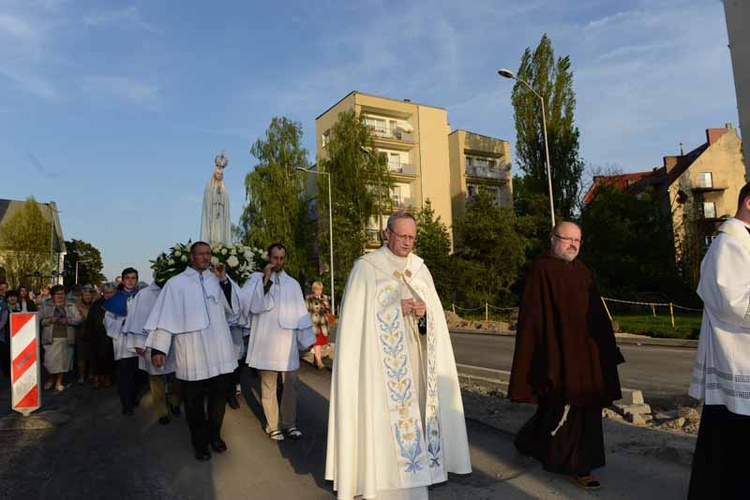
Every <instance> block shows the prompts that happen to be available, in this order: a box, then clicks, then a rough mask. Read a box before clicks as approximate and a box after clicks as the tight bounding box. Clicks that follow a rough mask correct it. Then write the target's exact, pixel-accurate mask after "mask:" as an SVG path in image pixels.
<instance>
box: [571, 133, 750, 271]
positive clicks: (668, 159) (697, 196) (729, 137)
mask: <svg viewBox="0 0 750 500" xmlns="http://www.w3.org/2000/svg"><path fill="white" fill-rule="evenodd" d="M745 182H746V179H745V163H744V161H743V156H742V143H741V141H740V138H739V136H738V134H737V131H736V130H735V129H734V128H732V125H731V124H726V125H725V126H724V127H723V128H709V129H707V130H706V142H704V143H703V144H701V145H700V146H698V147H696V148H695V149H693V150H691V151H689V152H688V153H682V152H680V154H679V155H675V156H665V157H663V164H662V166H661V167H660V168H654V169H652V170H648V171H643V172H634V173H628V174H621V175H609V176H596V177H594V182H593V184H592V186H591V188H590V189H589V190H588V192H587V193H586V195H585V197H584V206H586V205H589V204H590V203H591V202H592V201H593V200H594V199H595V198H596V195H597V190H598V189H600V188H601V187H602V186H610V187H614V188H615V189H618V190H621V191H626V192H628V193H631V194H632V195H633V196H636V197H639V198H644V197H647V196H648V197H650V198H651V199H653V200H655V201H656V202H657V203H659V205H660V207H661V208H662V210H663V213H665V214H671V219H672V237H673V238H674V241H675V256H676V258H677V260H678V261H680V262H681V264H682V266H683V268H686V267H690V268H693V269H694V271H695V272H696V273H697V268H698V266H699V265H700V260H701V259H702V257H703V254H704V253H705V250H706V249H707V248H708V245H709V244H710V243H711V241H712V240H713V238H714V237H715V235H716V232H717V229H718V227H719V226H720V225H721V223H722V222H723V221H724V220H725V219H727V218H728V217H732V216H733V215H734V213H735V211H736V210H737V197H738V196H739V192H740V189H742V186H744V185H745Z"/></svg>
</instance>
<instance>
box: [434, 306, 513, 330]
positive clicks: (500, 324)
mask: <svg viewBox="0 0 750 500" xmlns="http://www.w3.org/2000/svg"><path fill="white" fill-rule="evenodd" d="M445 320H446V321H447V322H448V328H467V329H472V330H491V331H496V332H507V331H510V330H512V329H514V328H515V324H514V323H510V322H508V321H495V320H489V321H487V320H473V319H464V318H462V317H461V316H459V315H458V314H456V313H454V312H453V311H445Z"/></svg>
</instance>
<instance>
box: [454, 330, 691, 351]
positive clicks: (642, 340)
mask: <svg viewBox="0 0 750 500" xmlns="http://www.w3.org/2000/svg"><path fill="white" fill-rule="evenodd" d="M449 331H450V333H451V334H459V335H461V334H469V335H491V336H495V337H515V336H516V332H513V331H510V330H476V329H472V328H449ZM615 337H616V338H617V343H618V344H621V345H648V346H655V347H684V348H688V349H695V348H697V347H698V341H697V340H689V339H662V338H655V337H647V336H645V335H634V334H630V333H624V332H623V333H616V334H615Z"/></svg>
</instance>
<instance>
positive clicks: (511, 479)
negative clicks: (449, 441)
mask: <svg viewBox="0 0 750 500" xmlns="http://www.w3.org/2000/svg"><path fill="white" fill-rule="evenodd" d="M330 377H331V375H330V372H329V371H327V370H326V371H317V370H314V369H312V368H310V367H309V366H306V365H303V367H302V369H301V371H300V380H301V387H300V390H299V405H298V409H299V418H298V424H299V426H300V428H301V429H302V430H303V431H304V432H305V435H304V436H303V438H302V439H301V440H299V441H296V442H293V441H289V440H287V441H284V442H282V443H275V442H272V441H271V440H269V439H268V438H267V437H266V435H265V433H264V432H263V430H262V424H261V410H260V405H259V402H258V396H257V395H258V385H259V384H258V378H257V377H253V376H251V374H250V373H249V371H245V372H244V373H243V391H244V395H245V398H244V401H243V404H242V406H241V408H240V409H239V410H231V409H227V414H226V417H225V421H224V428H223V432H222V434H223V437H224V439H225V440H226V442H227V444H228V446H229V450H228V451H227V452H225V453H223V454H221V455H214V457H213V458H212V460H211V461H209V462H197V461H196V460H195V459H194V458H193V457H192V452H191V447H190V444H189V439H188V430H187V426H186V424H185V421H184V417H181V418H178V419H175V420H173V421H172V423H171V424H170V425H168V426H166V427H162V426H159V425H158V424H157V423H156V417H155V415H154V413H153V411H152V410H151V401H150V396H148V395H146V396H144V397H143V398H142V400H141V404H140V405H139V406H138V407H137V408H136V412H135V415H134V416H132V417H126V416H122V415H120V411H119V409H120V408H119V402H118V398H117V393H116V391H115V389H114V388H109V389H100V390H98V391H94V390H92V389H91V387H90V385H76V386H73V387H71V388H69V389H68V390H66V391H65V392H63V393H60V394H47V393H45V397H46V399H45V404H44V406H45V409H47V411H50V410H51V411H53V412H55V413H56V414H64V415H66V416H67V417H68V419H69V420H68V422H67V423H64V424H62V425H59V426H56V427H54V428H50V429H39V430H21V429H13V428H6V430H0V485H2V486H1V487H0V499H6V498H8V499H37V498H38V499H80V498H91V499H100V498H101V499H107V500H119V499H123V500H124V499H132V498H141V499H159V500H164V499H167V500H171V499H180V500H188V499H207V500H211V499H227V500H235V499H268V498H271V499H274V500H286V499H303V500H306V499H329V498H333V497H334V494H333V492H332V490H331V483H329V482H327V481H325V479H324V477H323V475H324V467H325V449H326V432H327V416H328V394H329V389H330ZM0 382H2V384H1V385H2V387H0V405H2V406H3V408H2V410H5V411H4V412H0V421H3V420H5V419H11V420H12V419H14V418H15V417H14V416H12V415H8V414H7V413H6V412H7V406H8V400H7V392H5V393H4V391H5V383H7V380H0ZM3 413H5V416H2V414H3ZM6 421H7V420H6ZM467 430H468V434H469V443H470V446H471V457H472V465H473V469H474V471H473V473H472V474H471V475H468V476H455V475H451V477H450V481H449V482H448V483H446V484H442V485H437V486H435V487H432V488H430V498H431V499H432V500H458V499H471V500H484V499H486V500H490V499H496V498H504V499H526V498H582V497H584V496H585V497H587V498H607V499H610V498H614V499H650V498H658V499H659V500H667V499H679V498H684V497H685V494H686V492H685V488H686V483H687V478H688V475H689V469H688V468H687V466H684V465H679V464H676V463H671V462H665V461H662V460H658V459H655V458H653V457H648V456H643V457H636V456H634V455H632V454H629V453H622V451H623V450H620V449H618V447H613V449H608V458H607V467H605V468H604V469H601V470H600V471H597V475H598V476H599V477H600V478H601V480H602V482H603V484H604V489H603V490H602V491H601V492H598V493H593V494H587V493H583V492H581V490H579V489H577V488H576V487H575V486H574V485H572V484H571V483H570V481H568V480H567V478H566V477H564V476H559V475H554V474H549V473H546V472H544V471H543V470H542V469H541V467H540V465H539V464H537V463H536V462H534V461H533V460H530V459H527V458H524V457H521V456H519V455H518V454H517V453H516V452H515V450H514V447H513V436H512V435H511V434H507V433H505V432H502V431H498V430H496V429H494V428H492V427H489V426H487V425H484V424H481V423H479V422H476V421H473V420H468V421H467Z"/></svg>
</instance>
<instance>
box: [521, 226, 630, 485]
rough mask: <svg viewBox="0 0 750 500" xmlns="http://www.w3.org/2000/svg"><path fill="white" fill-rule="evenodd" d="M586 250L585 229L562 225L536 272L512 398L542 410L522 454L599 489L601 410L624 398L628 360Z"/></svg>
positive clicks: (527, 290)
mask: <svg viewBox="0 0 750 500" xmlns="http://www.w3.org/2000/svg"><path fill="white" fill-rule="evenodd" d="M580 249H581V229H580V228H579V227H578V226H577V225H576V224H574V223H572V222H560V223H558V224H557V225H555V227H554V229H553V230H552V233H551V234H550V250H549V251H547V252H545V253H543V254H542V255H541V256H540V257H539V258H537V260H536V261H534V263H533V264H532V266H531V268H530V269H529V274H528V276H527V277H526V284H525V287H524V292H523V296H522V299H521V307H520V309H519V312H518V329H517V332H516V350H515V355H514V357H513V369H512V371H511V377H510V387H509V392H508V397H509V398H510V399H511V400H513V401H516V402H522V403H534V404H537V405H538V407H537V411H536V413H535V414H534V416H533V417H532V418H531V420H529V421H528V422H527V423H526V424H525V425H524V426H523V427H522V428H521V430H520V431H519V433H518V436H517V437H516V448H518V450H519V451H520V452H521V453H522V454H524V455H527V456H531V457H534V458H536V459H537V460H539V461H540V462H542V465H543V466H544V468H545V470H548V471H550V472H557V473H561V474H566V475H568V476H570V478H571V479H572V480H573V482H574V483H575V484H576V485H577V486H579V487H581V488H583V489H585V490H596V489H599V488H600V487H601V485H600V484H599V481H598V480H597V479H596V478H595V477H594V476H592V475H591V471H592V470H593V469H595V468H597V467H602V466H603V465H604V434H603V431H602V420H601V418H602V408H603V407H605V406H608V405H609V404H610V403H611V402H612V401H614V400H617V399H620V398H621V397H622V395H621V392H620V381H619V376H618V373H617V365H618V364H619V363H622V362H624V361H625V360H624V359H623V357H622V354H620V351H619V349H618V348H617V345H616V343H615V336H614V331H613V329H612V323H611V321H610V320H609V317H608V315H607V312H606V310H605V309H604V305H603V303H602V299H601V295H599V290H598V289H597V287H596V284H595V283H594V280H593V277H592V274H591V271H589V270H588V268H587V267H586V266H585V265H584V264H583V263H582V262H581V261H580V260H578V259H577V257H578V252H579V250H580Z"/></svg>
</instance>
